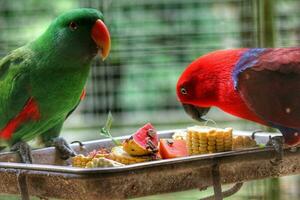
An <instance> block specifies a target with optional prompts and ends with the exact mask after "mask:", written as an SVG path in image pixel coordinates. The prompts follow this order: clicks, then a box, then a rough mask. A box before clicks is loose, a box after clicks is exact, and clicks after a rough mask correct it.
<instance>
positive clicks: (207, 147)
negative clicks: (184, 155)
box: [186, 126, 232, 155]
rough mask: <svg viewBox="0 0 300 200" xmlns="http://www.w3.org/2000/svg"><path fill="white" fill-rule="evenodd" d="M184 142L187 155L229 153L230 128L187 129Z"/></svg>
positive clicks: (197, 127)
mask: <svg viewBox="0 0 300 200" xmlns="http://www.w3.org/2000/svg"><path fill="white" fill-rule="evenodd" d="M186 142H187V148H188V153H189V155H197V154H207V153H216V152H223V151H231V150H232V128H225V129H220V128H212V127H206V126H193V127H189V128H188V129H187V141H186Z"/></svg>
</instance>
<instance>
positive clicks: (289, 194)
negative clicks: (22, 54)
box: [0, 0, 300, 200]
mask: <svg viewBox="0 0 300 200" xmlns="http://www.w3.org/2000/svg"><path fill="white" fill-rule="evenodd" d="M79 7H92V8H96V9H99V10H101V11H102V12H103V13H104V16H105V23H106V24H107V26H108V27H109V29H110V32H111V37H112V51H111V55H110V57H109V58H108V59H107V60H106V61H105V62H104V63H102V62H100V61H99V60H96V61H95V62H94V65H93V68H92V71H91V74H90V78H89V82H88V84H87V86H86V87H87V97H86V99H85V100H84V101H83V102H82V103H81V105H80V106H79V108H78V109H77V110H76V111H75V113H74V114H73V115H72V116H71V117H70V118H69V119H68V120H67V122H66V124H65V126H64V130H63V133H62V135H63V136H64V137H65V138H66V139H67V140H68V141H73V140H81V141H86V140H92V139H98V138H101V137H100V135H99V128H100V126H101V125H102V124H103V123H104V121H105V119H106V115H107V112H108V111H109V110H111V111H112V113H113V116H114V123H113V128H112V133H113V135H115V136H117V135H125V134H126V135H127V134H131V133H132V132H133V131H134V130H136V129H137V128H138V127H140V126H142V125H143V124H144V123H146V122H151V123H153V124H154V125H155V127H156V128H157V129H159V130H162V129H174V128H185V127H187V126H189V125H192V124H195V122H194V121H192V120H191V119H190V118H189V117H188V116H187V115H186V114H185V113H184V111H183V109H182V108H181V106H180V105H179V104H178V102H177V100H176V94H175V85H176V81H177V78H178V76H179V75H180V74H181V72H182V71H183V70H184V68H185V67H186V66H187V65H188V64H189V63H190V62H191V61H192V60H194V59H196V58H197V57H199V56H201V55H203V54H205V53H207V52H210V51H213V50H216V49H225V48H238V47H287V46H299V44H300V12H299V8H300V1H299V0H184V1H182V0H102V1H100V0H59V1H49V0H13V1H12V0H0V57H3V56H4V55H5V54H7V53H8V52H9V51H11V50H13V49H15V48H17V47H19V46H21V45H23V44H25V43H27V42H28V41H30V40H32V39H33V38H36V37H37V36H38V35H39V34H41V33H42V32H43V31H44V30H45V28H46V27H47V26H48V25H49V23H50V22H51V20H52V19H53V18H55V17H56V16H57V15H59V14H60V13H62V12H64V11H66V10H69V9H72V8H79ZM208 117H209V118H211V119H213V120H215V121H216V122H217V125H218V126H219V127H226V126H231V127H234V128H235V129H242V130H256V129H259V128H260V129H261V128H265V127H260V126H259V125H257V124H254V123H251V122H247V121H244V120H240V119H237V118H235V117H233V116H229V115H227V114H225V113H223V112H222V111H220V110H218V109H213V110H212V111H211V112H210V113H209V115H208ZM299 188H300V177H299V176H291V177H285V178H280V179H268V180H262V181H253V182H249V183H247V184H246V185H245V186H244V187H243V189H242V191H240V192H239V193H238V194H236V195H235V196H234V197H232V198H229V199H290V200H293V199H300V189H299ZM201 195H202V196H203V195H205V193H203V192H199V191H197V190H192V191H186V192H180V193H173V194H166V195H160V196H152V197H145V198H141V199H144V200H146V199H149V200H150V199H151V200H154V199H162V198H165V199H178V200H179V199H197V198H199V197H200V196H201ZM0 199H15V198H14V197H10V198H9V197H6V196H0Z"/></svg>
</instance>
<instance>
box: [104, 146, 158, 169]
mask: <svg viewBox="0 0 300 200" xmlns="http://www.w3.org/2000/svg"><path fill="white" fill-rule="evenodd" d="M109 159H111V160H114V161H117V162H119V163H122V164H125V165H128V164H134V163H140V162H146V161H150V160H153V158H152V157H151V156H131V155H129V154H128V153H126V152H125V151H124V150H123V147H122V146H116V147H113V148H112V150H111V153H110V155H109Z"/></svg>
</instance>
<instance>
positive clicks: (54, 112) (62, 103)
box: [0, 9, 103, 144]
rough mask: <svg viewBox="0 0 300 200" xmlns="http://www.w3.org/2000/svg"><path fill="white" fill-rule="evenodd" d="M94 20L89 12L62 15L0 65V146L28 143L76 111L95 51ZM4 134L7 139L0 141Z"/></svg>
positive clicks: (99, 16) (96, 17) (98, 15)
mask: <svg viewBox="0 0 300 200" xmlns="http://www.w3.org/2000/svg"><path fill="white" fill-rule="evenodd" d="M99 19H100V20H103V16H102V14H101V13H100V12H99V11H97V10H94V9H76V10H71V11H69V12H66V13H65V14H62V15H61V16H59V17H58V18H56V19H55V20H54V21H53V22H52V23H51V25H50V26H49V27H48V29H47V30H46V31H45V32H44V33H43V34H42V35H41V36H40V37H39V38H37V39H36V40H34V41H32V42H30V43H28V44H27V45H25V46H23V47H21V48H19V49H17V50H15V51H12V52H11V53H10V54H9V55H7V56H6V57H4V58H3V59H2V60H0V142H1V140H2V141H3V140H6V142H8V143H9V144H14V143H16V142H18V141H20V140H24V141H27V140H30V139H32V138H34V137H36V136H38V135H40V134H43V133H44V132H47V131H48V130H51V129H52V128H53V127H56V126H58V125H60V124H62V122H63V121H64V120H65V119H66V117H67V116H68V114H69V113H70V112H71V111H73V110H74V109H75V108H76V106H77V105H78V103H79V101H80V95H81V93H82V91H83V89H84V86H85V84H86V81H87V77H88V74H89V71H90V64H91V60H92V58H93V57H94V56H95V55H96V54H97V52H98V49H99V47H98V46H97V44H96V43H95V41H94V40H93V38H92V37H91V30H92V28H93V25H94V24H95V22H96V21H97V20H99ZM29 99H32V100H34V102H35V105H34V107H35V108H36V107H37V109H38V112H39V116H40V117H39V119H36V120H32V119H33V117H32V116H27V115H31V114H30V113H31V111H30V109H31V108H28V109H29V111H28V110H26V109H25V111H26V112H25V111H24V108H25V107H26V103H28V101H29ZM23 112H25V114H23ZM53 130H54V129H53ZM55 130H57V131H60V128H57V129H55ZM8 131H11V132H13V133H12V137H11V138H9V139H7V138H4V137H3V135H4V134H7V132H8ZM47 134H48V133H47ZM49 134H50V133H49ZM53 135H55V136H57V135H58V134H57V133H55V134H53ZM49 139H51V137H49Z"/></svg>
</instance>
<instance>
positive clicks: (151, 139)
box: [72, 123, 257, 168]
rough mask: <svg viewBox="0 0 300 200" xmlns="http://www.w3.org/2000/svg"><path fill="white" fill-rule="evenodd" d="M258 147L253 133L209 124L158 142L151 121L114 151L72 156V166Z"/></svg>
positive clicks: (139, 160)
mask: <svg viewBox="0 0 300 200" xmlns="http://www.w3.org/2000/svg"><path fill="white" fill-rule="evenodd" d="M108 127H109V126H108ZM107 133H109V131H107ZM111 138H112V137H111ZM112 139H113V138H112ZM115 144H118V143H115ZM255 146H257V144H256V141H255V140H253V139H251V137H249V136H235V137H233V136H232V128H225V129H221V128H213V127H208V126H192V127H188V128H187V130H186V131H184V130H179V131H176V132H175V133H174V134H173V135H172V138H169V139H160V141H158V135H157V132H156V130H155V129H154V127H153V126H152V125H151V124H150V123H148V124H146V125H144V126H143V127H142V128H140V129H139V130H138V131H137V132H135V133H134V134H133V135H132V136H131V137H130V138H129V139H126V140H124V141H123V143H122V146H120V145H117V146H115V147H113V148H112V149H111V151H109V150H108V149H105V148H100V149H98V150H93V151H91V152H89V153H88V155H86V156H84V155H77V156H75V157H74V158H73V159H72V166H74V167H82V168H95V167H116V166H124V165H129V164H134V163H140V162H146V161H152V160H158V159H161V158H162V159H170V158H178V157H186V156H189V155H198V154H207V153H216V152H224V151H231V150H232V149H234V150H236V149H243V148H249V147H255Z"/></svg>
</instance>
